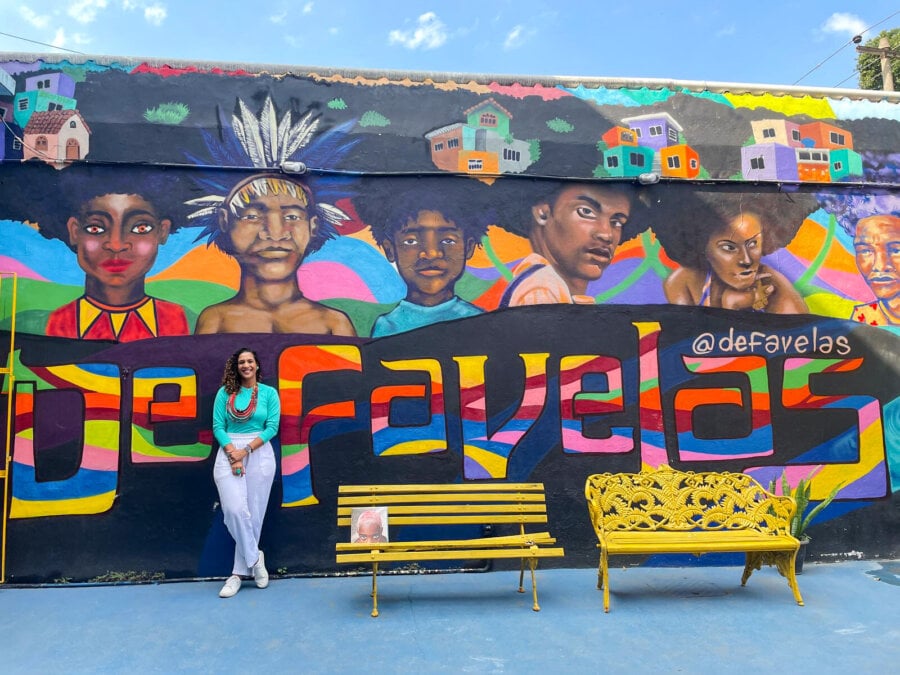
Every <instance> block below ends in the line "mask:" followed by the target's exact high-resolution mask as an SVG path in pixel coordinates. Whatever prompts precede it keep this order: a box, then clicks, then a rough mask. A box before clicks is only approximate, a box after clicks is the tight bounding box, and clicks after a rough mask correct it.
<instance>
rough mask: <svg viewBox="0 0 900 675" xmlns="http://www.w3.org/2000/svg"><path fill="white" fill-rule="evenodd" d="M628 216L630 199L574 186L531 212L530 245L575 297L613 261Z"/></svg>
mask: <svg viewBox="0 0 900 675" xmlns="http://www.w3.org/2000/svg"><path fill="white" fill-rule="evenodd" d="M630 213H631V200H629V198H628V197H627V196H625V195H623V194H621V193H620V192H618V191H616V190H612V189H610V188H608V187H603V186H597V185H572V186H571V187H567V188H565V189H564V190H563V191H562V192H560V193H559V195H558V196H557V197H556V199H555V200H554V202H553V204H549V203H542V204H536V205H535V206H534V207H533V208H532V216H533V218H534V223H535V224H534V227H533V228H532V235H531V241H532V246H533V247H534V249H535V252H536V253H538V254H540V255H542V256H543V257H545V258H546V259H547V260H548V261H549V262H550V264H552V265H553V267H554V268H555V269H556V271H557V272H558V273H559V274H560V276H562V277H563V279H564V280H565V282H566V284H567V285H568V286H569V289H570V290H571V291H572V292H573V293H576V294H584V293H585V292H586V291H587V285H588V283H589V282H591V281H594V280H596V279H599V278H600V276H601V275H602V274H603V270H605V269H606V268H607V267H608V266H609V264H610V262H612V258H613V255H614V254H615V252H616V247H617V246H618V245H619V242H620V241H621V240H622V228H623V227H624V226H625V223H626V222H627V220H628V216H629V214H630Z"/></svg>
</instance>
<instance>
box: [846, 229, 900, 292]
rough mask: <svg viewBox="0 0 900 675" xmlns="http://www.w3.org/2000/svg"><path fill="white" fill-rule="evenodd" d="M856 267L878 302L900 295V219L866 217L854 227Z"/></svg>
mask: <svg viewBox="0 0 900 675" xmlns="http://www.w3.org/2000/svg"><path fill="white" fill-rule="evenodd" d="M853 247H854V248H855V249H856V266H857V267H858V268H859V273H860V274H862V275H863V277H864V278H865V280H866V283H867V284H869V288H871V289H872V292H873V293H874V294H875V297H876V298H878V299H879V300H890V299H892V298H895V297H898V296H900V218H898V217H897V216H890V215H878V216H869V217H868V218H863V219H862V220H860V221H859V222H858V223H857V224H856V236H855V237H854V239H853Z"/></svg>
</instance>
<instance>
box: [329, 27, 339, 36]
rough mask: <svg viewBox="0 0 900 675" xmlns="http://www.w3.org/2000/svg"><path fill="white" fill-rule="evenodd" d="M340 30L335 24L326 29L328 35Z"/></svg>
mask: <svg viewBox="0 0 900 675" xmlns="http://www.w3.org/2000/svg"><path fill="white" fill-rule="evenodd" d="M340 32H341V29H340V28H338V27H337V26H332V27H331V28H329V29H328V34H329V35H337V34H338V33H340Z"/></svg>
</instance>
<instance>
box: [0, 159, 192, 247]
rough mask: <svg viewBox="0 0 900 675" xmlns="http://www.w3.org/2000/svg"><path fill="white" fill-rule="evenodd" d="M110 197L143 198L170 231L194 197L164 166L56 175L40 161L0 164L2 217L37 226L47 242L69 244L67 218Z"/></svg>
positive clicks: (92, 168)
mask: <svg viewBox="0 0 900 675" xmlns="http://www.w3.org/2000/svg"><path fill="white" fill-rule="evenodd" d="M110 194H124V195H139V196H141V197H142V198H144V199H145V200H147V201H148V202H150V203H151V204H152V205H153V206H154V208H155V209H156V210H157V216H159V217H160V218H167V219H169V220H171V221H172V226H171V228H170V229H169V231H170V232H174V231H175V230H177V229H178V228H179V227H182V226H184V225H185V224H186V222H187V211H188V209H187V208H185V206H184V201H185V199H188V198H190V197H191V196H196V195H192V193H191V191H190V188H189V187H187V180H186V178H185V176H184V175H183V172H182V171H180V170H177V169H168V168H165V167H145V166H128V167H121V166H111V165H94V164H87V165H82V164H78V165H73V166H68V167H66V168H64V169H59V170H58V169H55V168H53V167H52V166H50V165H48V164H46V163H45V162H40V161H28V162H17V163H12V162H11V163H4V164H0V218H7V219H10V220H19V221H22V222H25V221H28V222H30V223H35V224H37V226H38V231H39V232H40V233H41V234H42V235H43V236H44V237H46V238H47V239H59V240H61V241H63V242H65V243H67V244H69V231H68V229H67V227H66V223H67V221H68V220H69V218H70V217H78V216H79V215H81V213H82V210H83V208H84V207H85V205H87V203H88V202H90V201H91V200H92V199H94V198H95V197H101V196H103V195H110ZM70 248H71V244H70ZM73 250H74V249H73Z"/></svg>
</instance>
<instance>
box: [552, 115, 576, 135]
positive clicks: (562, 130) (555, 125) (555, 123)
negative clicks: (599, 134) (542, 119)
mask: <svg viewBox="0 0 900 675" xmlns="http://www.w3.org/2000/svg"><path fill="white" fill-rule="evenodd" d="M547 127H548V128H549V129H550V130H551V131H555V132H556V133H558V134H568V133H570V132H572V131H574V130H575V127H574V126H572V125H571V124H569V123H568V122H566V121H565V120H564V119H562V118H561V117H554V118H553V119H552V120H547Z"/></svg>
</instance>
